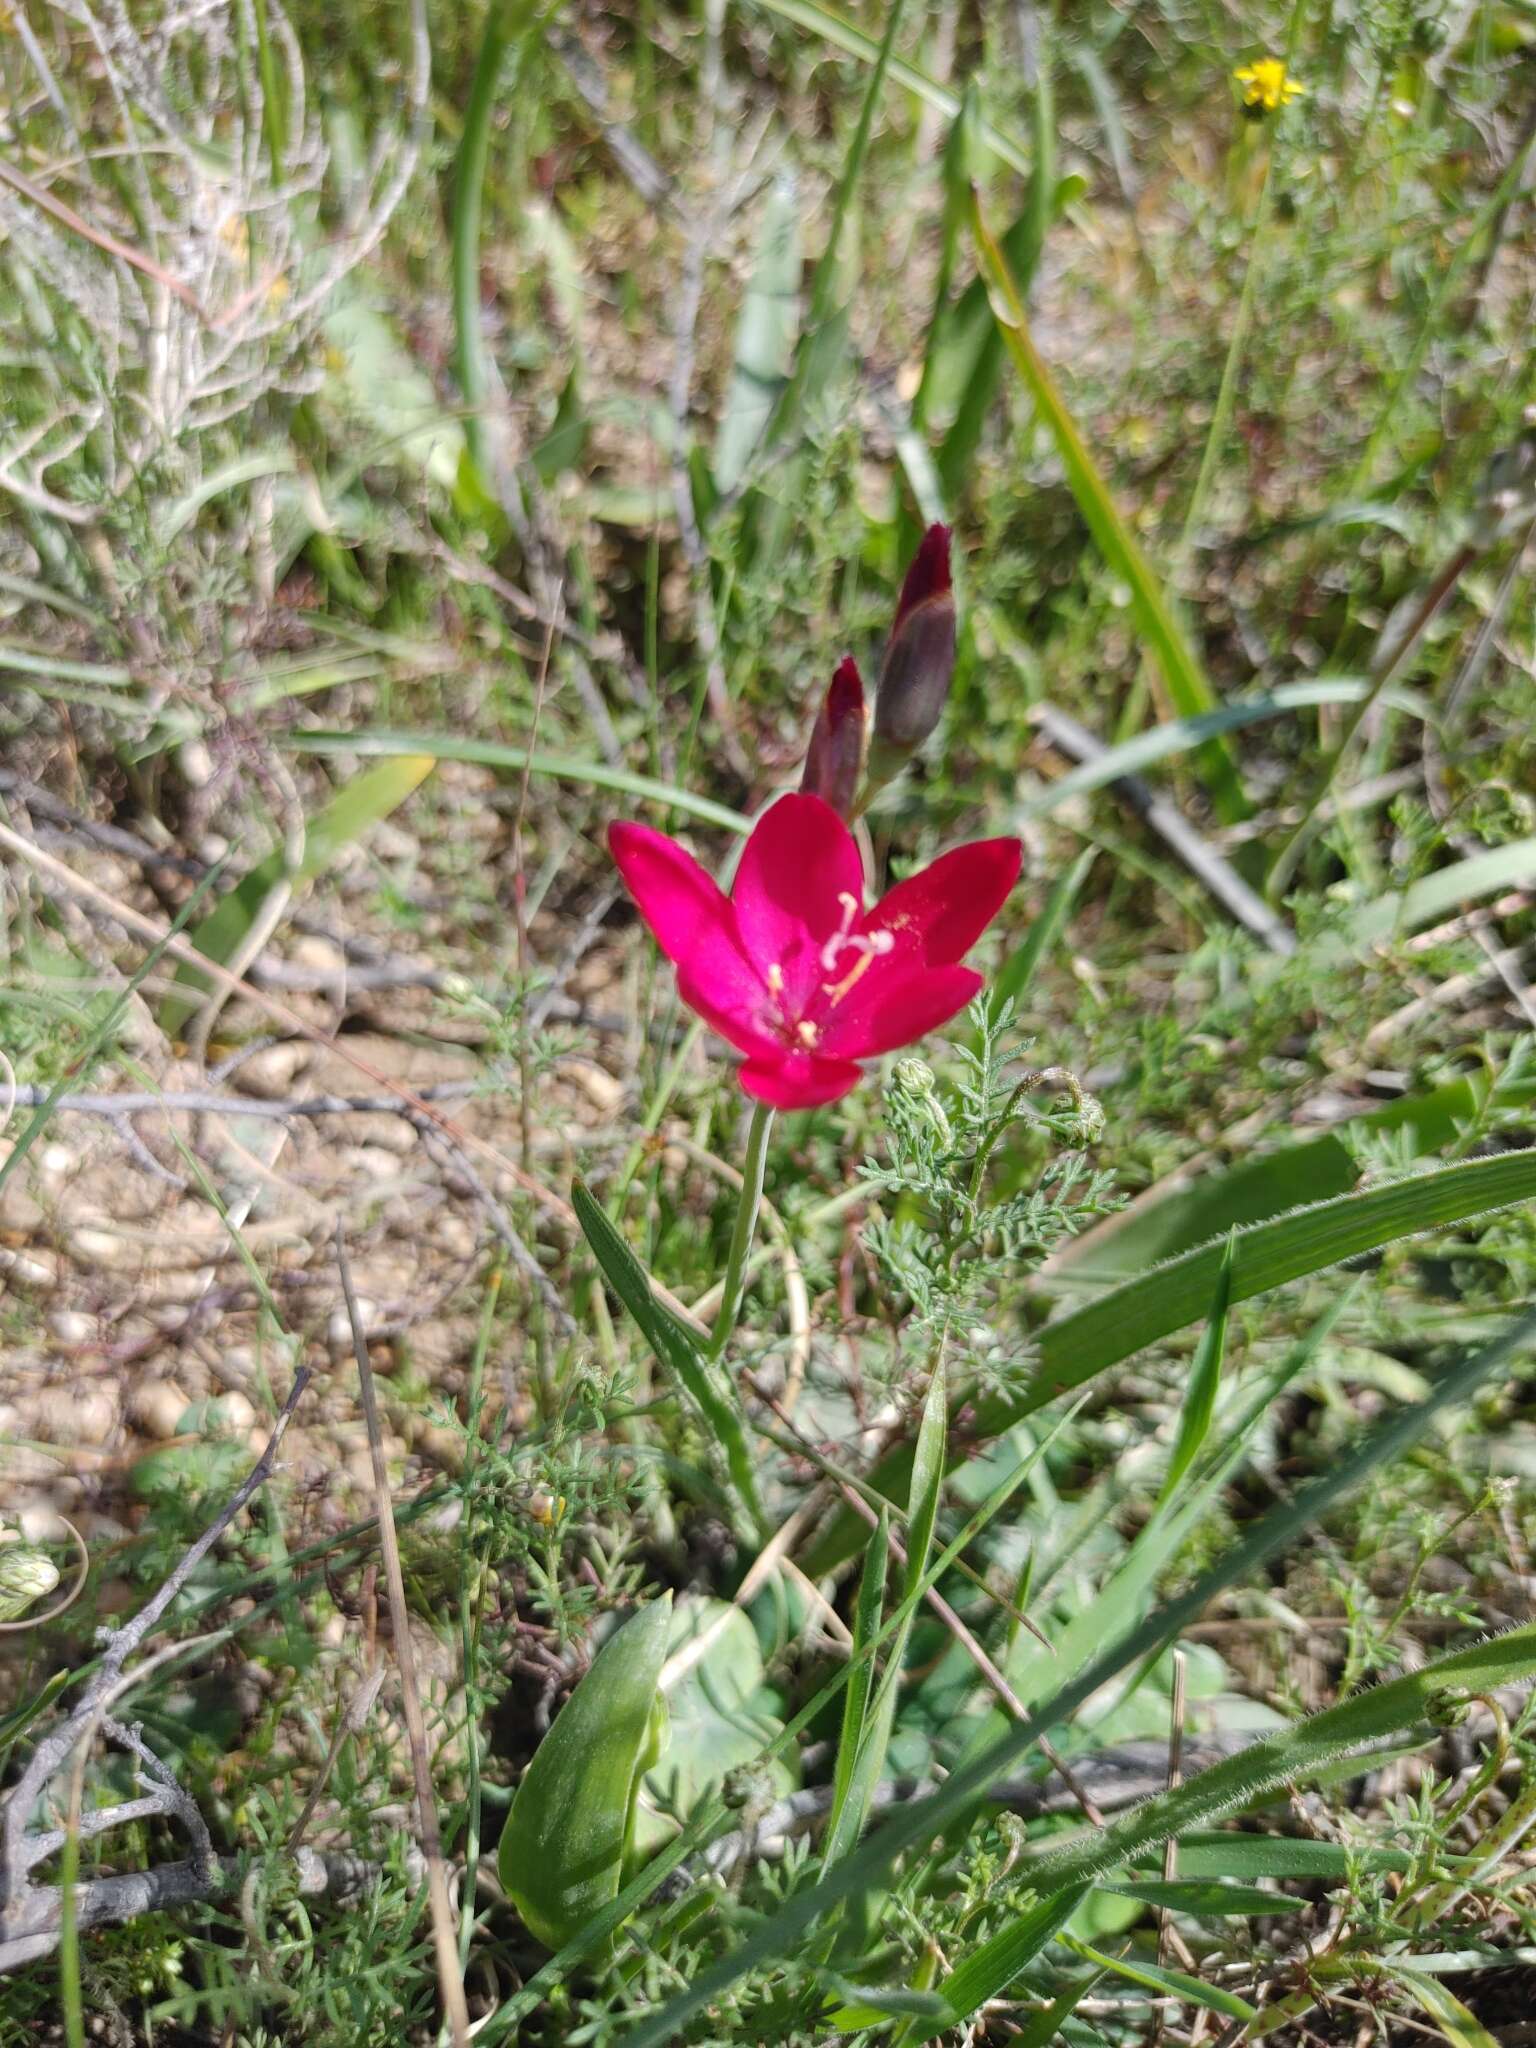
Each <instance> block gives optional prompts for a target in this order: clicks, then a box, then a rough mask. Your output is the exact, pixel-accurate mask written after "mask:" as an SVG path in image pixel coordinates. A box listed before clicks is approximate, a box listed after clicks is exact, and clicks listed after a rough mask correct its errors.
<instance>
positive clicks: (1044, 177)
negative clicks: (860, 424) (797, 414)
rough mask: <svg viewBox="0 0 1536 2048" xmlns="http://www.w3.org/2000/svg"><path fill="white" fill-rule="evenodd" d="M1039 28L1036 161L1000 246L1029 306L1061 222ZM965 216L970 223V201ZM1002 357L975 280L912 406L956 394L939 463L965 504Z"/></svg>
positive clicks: (1041, 20) (1046, 43)
mask: <svg viewBox="0 0 1536 2048" xmlns="http://www.w3.org/2000/svg"><path fill="white" fill-rule="evenodd" d="M1035 22H1036V27H1035V36H1034V40H1035V42H1036V44H1037V47H1036V49H1035V51H1034V53H1033V55H1034V65H1033V75H1031V76H1027V77H1026V87H1027V90H1028V92H1029V96H1030V112H1031V123H1030V126H1031V140H1032V142H1033V151H1032V154H1033V158H1034V161H1033V163H1032V164H1031V166H1030V173H1029V193H1028V198H1027V200H1026V203H1025V207H1024V211H1023V213H1022V214H1020V216H1019V218H1018V219H1017V220H1016V221H1015V222H1014V223H1013V225H1012V226H1011V227H1010V228H1009V229H1008V231H1007V233H1006V234H1005V235H1004V237H1003V242H1002V250H1003V257H1004V261H1005V262H1006V263H1007V265H1008V268H1009V272H1010V274H1011V275H1012V276H1013V278H1014V280H1015V282H1016V283H1017V285H1018V289H1019V296H1020V298H1021V300H1023V301H1025V302H1027V301H1028V298H1029V294H1030V290H1031V287H1032V286H1033V284H1034V280H1035V273H1036V272H1037V271H1038V269H1039V267H1040V259H1041V257H1042V256H1043V255H1044V253H1045V239H1046V236H1047V234H1048V233H1049V231H1050V226H1051V222H1052V221H1053V220H1054V219H1055V218H1056V214H1057V211H1058V199H1059V186H1058V183H1057V178H1056V95H1055V89H1054V85H1053V82H1052V77H1051V60H1052V41H1053V28H1052V24H1051V19H1050V17H1049V16H1048V15H1047V14H1045V13H1043V12H1042V13H1041V14H1039V15H1037V16H1036V17H1035ZM964 211H965V214H966V216H967V217H968V216H969V213H970V204H969V194H967V195H966V205H965V208H964ZM1003 355H1004V349H1003V337H1002V333H1001V331H1000V329H999V327H998V324H997V322H996V321H995V320H994V319H993V318H992V312H991V307H990V305H989V303H988V297H987V290H986V285H985V283H984V281H983V280H982V279H981V278H976V279H974V280H973V281H972V283H971V284H970V285H969V286H968V287H967V288H966V290H965V291H964V292H962V293H961V295H960V298H959V299H958V301H957V302H956V304H955V306H954V308H953V314H952V317H946V318H945V319H944V321H943V322H942V323H941V324H936V332H935V333H934V335H933V337H932V339H931V341H930V344H929V347H928V349H927V351H926V352H925V355H924V362H923V383H922V385H921V386H920V387H919V390H918V395H917V402H916V405H915V407H914V411H915V412H916V413H917V415H918V417H920V418H922V419H923V420H925V421H926V420H927V419H928V418H929V416H930V409H931V408H932V407H933V406H934V405H935V404H936V403H937V404H938V405H940V406H942V405H944V404H945V402H946V394H954V396H953V397H951V398H949V400H948V405H949V411H950V415H951V416H950V419H949V424H948V427H947V429H946V431H945V433H944V438H943V440H942V442H941V443H940V446H939V450H938V457H937V466H938V471H939V476H940V478H941V480H942V482H943V485H944V489H945V492H946V493H947V495H948V496H949V497H950V498H951V499H956V500H957V499H958V498H959V497H960V494H961V492H962V491H963V490H964V489H965V486H966V483H967V482H968V480H969V479H970V478H971V476H972V475H973V474H974V471H975V464H976V456H977V452H978V450H979V449H980V447H981V441H982V435H983V433H984V432H985V430H986V423H987V415H988V414H989V413H990V411H991V409H992V403H993V400H994V399H995V398H996V396H997V389H998V385H999V383H1000V382H1001V380H1002V373H1003ZM930 371H931V372H932V375H931V379H930Z"/></svg>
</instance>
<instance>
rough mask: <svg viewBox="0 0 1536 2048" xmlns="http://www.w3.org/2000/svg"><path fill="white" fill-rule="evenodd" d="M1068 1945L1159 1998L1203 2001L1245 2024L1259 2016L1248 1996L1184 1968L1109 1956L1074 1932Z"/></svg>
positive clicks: (1231, 2018) (1069, 1938)
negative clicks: (1191, 1974)
mask: <svg viewBox="0 0 1536 2048" xmlns="http://www.w3.org/2000/svg"><path fill="white" fill-rule="evenodd" d="M1063 1939H1064V1942H1065V1945H1066V1946H1067V1947H1068V1948H1069V1949H1071V1951H1072V1953H1073V1954H1074V1955H1079V1956H1081V1957H1082V1958H1083V1960H1084V1962H1087V1963H1097V1964H1098V1966H1099V1968H1100V1969H1101V1970H1108V1971H1109V1972H1110V1973H1111V1974H1112V1975H1114V1976H1116V1977H1123V1978H1124V1979H1125V1981H1126V1983H1127V1984H1139V1985H1140V1986H1141V1988H1142V1989H1143V1990H1144V1991H1154V1992H1156V1993H1157V1995H1158V1997H1159V1998H1182V1999H1184V2000H1185V2001H1186V2002H1187V2003H1190V2004H1194V2005H1203V2006H1206V2007H1208V2008H1209V2010H1210V2011H1211V2012H1219V2013H1221V2014H1222V2015H1223V2016H1224V2017H1225V2018H1226V2019H1229V2020H1242V2021H1243V2022H1244V2023H1245V2024H1246V2023H1247V2021H1249V2020H1251V2019H1256V2018H1257V2017H1258V2008H1257V2006H1252V2005H1250V2004H1249V2003H1248V2001H1247V1999H1246V1998H1239V1997H1238V1996H1237V1993H1236V1992H1235V1991H1223V1990H1221V1989H1220V1987H1219V1986H1217V1985H1215V1984H1203V1983H1202V1982H1201V1981H1200V1979H1199V1978H1198V1977H1187V1976H1185V1974H1184V1972H1183V1971H1182V1970H1165V1969H1162V1968H1160V1967H1159V1966H1158V1965H1157V1964H1156V1963H1143V1962H1136V1961H1133V1960H1132V1959H1131V1957H1129V1956H1108V1955H1105V1953H1104V1952H1103V1950H1102V1949H1097V1948H1091V1947H1090V1946H1089V1945H1088V1943H1087V1942H1086V1941H1076V1940H1074V1939H1073V1938H1072V1936H1071V1935H1066V1936H1064V1937H1063Z"/></svg>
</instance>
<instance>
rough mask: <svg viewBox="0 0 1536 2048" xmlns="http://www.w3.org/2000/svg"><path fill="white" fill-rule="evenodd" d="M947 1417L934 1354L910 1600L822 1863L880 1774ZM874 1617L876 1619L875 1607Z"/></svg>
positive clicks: (910, 1531)
mask: <svg viewBox="0 0 1536 2048" xmlns="http://www.w3.org/2000/svg"><path fill="white" fill-rule="evenodd" d="M948 1417H949V1396H948V1393H947V1391H946V1386H945V1377H944V1365H943V1361H942V1360H940V1362H939V1364H938V1365H937V1366H936V1367H935V1369H934V1374H933V1378H932V1380H931V1381H930V1382H929V1385H928V1392H927V1395H926V1397H925V1398H924V1401H923V1414H922V1420H921V1421H920V1422H919V1424H918V1429H917V1447H916V1454H915V1456H914V1458H913V1464H912V1485H911V1489H910V1492H909V1494H908V1499H907V1563H906V1569H905V1571H904V1572H903V1574H902V1594H903V1597H904V1600H905V1601H906V1602H908V1603H910V1606H909V1609H908V1615H907V1620H906V1621H905V1622H904V1623H903V1624H902V1626H901V1627H900V1628H898V1629H897V1630H896V1633H895V1635H894V1637H893V1638H892V1641H891V1647H890V1650H889V1652H888V1653H887V1657H886V1665H885V1670H884V1672H883V1674H882V1676H881V1679H880V1684H879V1687H878V1688H877V1690H876V1692H875V1696H874V1700H873V1703H872V1704H871V1706H870V1708H869V1711H868V1713H867V1715H866V1716H865V1717H864V1726H863V1730H862V1733H861V1735H860V1739H859V1745H858V1750H857V1753H856V1755H855V1758H854V1763H853V1768H852V1770H851V1771H850V1772H849V1777H848V1789H847V1793H846V1796H845V1797H844V1799H843V1801H842V1804H841V1807H840V1810H839V1812H838V1814H837V1817H836V1825H835V1826H831V1825H829V1826H828V1829H827V1832H826V1835H825V1837H824V1844H823V1850H822V1861H823V1863H824V1864H825V1865H826V1866H828V1867H830V1866H831V1865H832V1864H834V1863H836V1862H837V1861H838V1860H839V1858H841V1857H843V1856H846V1855H847V1853H848V1852H849V1850H850V1849H852V1848H853V1847H854V1845H855V1844H856V1843H857V1841H858V1839H859V1836H860V1835H861V1834H862V1833H863V1831H864V1824H865V1822H866V1821H867V1820H868V1818H869V1811H870V1806H871V1803H872V1801H873V1799H874V1793H875V1787H876V1786H877V1785H878V1784H879V1782H880V1780H881V1778H882V1777H883V1776H884V1775H885V1757H886V1751H887V1750H888V1749H889V1747H890V1741H891V1729H892V1727H893V1725H894V1723H895V1719H896V1694H897V1689H898V1687H899V1686H900V1684H901V1667H902V1661H903V1659H904V1658H905V1656H906V1653H907V1639H908V1637H909V1635H910V1634H911V1628H912V1618H913V1616H914V1615H915V1613H916V1597H915V1596H917V1595H918V1594H919V1593H920V1591H921V1589H922V1586H923V1583H924V1578H925V1574H926V1572H927V1569H928V1553H929V1551H930V1550H931V1549H932V1547H933V1531H934V1526H935V1524H936V1523H937V1521H938V1515H939V1501H940V1498H941V1497H942V1495H943V1491H944V1470H945V1462H946V1461H945V1432H946V1429H947V1426H948ZM875 1619H876V1620H878V1610H877V1612H876V1616H875ZM839 1762H841V1759H839Z"/></svg>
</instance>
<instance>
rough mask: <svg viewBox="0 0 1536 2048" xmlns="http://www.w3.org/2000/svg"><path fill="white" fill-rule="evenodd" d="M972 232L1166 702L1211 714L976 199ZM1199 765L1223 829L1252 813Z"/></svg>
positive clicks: (1228, 762) (1226, 771) (1208, 752)
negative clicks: (1153, 661) (1126, 594)
mask: <svg viewBox="0 0 1536 2048" xmlns="http://www.w3.org/2000/svg"><path fill="white" fill-rule="evenodd" d="M972 226H973V228H974V231H975V235H976V244H977V248H978V250H979V251H980V256H981V269H982V274H983V276H984V277H985V278H986V280H987V283H988V285H989V287H990V289H991V303H992V313H993V317H994V318H995V319H996V321H997V323H998V327H999V329H1000V331H1001V333H1002V337H1003V345H1004V347H1005V348H1006V349H1007V350H1008V353H1009V354H1010V355H1011V356H1012V357H1013V360H1014V363H1015V365H1016V367H1017V368H1018V371H1019V374H1020V376H1021V377H1022V378H1023V379H1024V383H1025V385H1026V387H1027V389H1028V391H1029V394H1030V396H1031V398H1032V399H1033V400H1034V402H1035V406H1036V409H1037V411H1038V412H1039V414H1040V417H1041V419H1042V420H1044V422H1045V424H1046V426H1047V427H1048V428H1049V430H1050V433H1051V438H1052V439H1053V440H1054V442H1055V444H1056V450H1057V453H1058V454H1059V455H1060V457H1061V462H1062V467H1063V468H1064V469H1065V471H1066V474H1067V482H1068V484H1069V485H1070V487H1071V491H1072V495H1073V497H1074V498H1075V499H1076V500H1077V504H1078V509H1079V511H1081V513H1082V515H1083V518H1084V520H1085V522H1086V523H1087V526H1088V530H1089V532H1090V533H1091V534H1092V535H1093V537H1094V539H1095V541H1096V542H1097V543H1098V546H1099V550H1100V552H1101V553H1102V555H1103V556H1104V560H1105V562H1106V563H1107V564H1108V566H1109V568H1110V570H1111V572H1112V573H1113V574H1114V575H1116V576H1118V577H1119V578H1120V579H1121V581H1122V582H1123V583H1124V584H1125V586H1126V588H1127V589H1128V590H1129V591H1130V594H1131V609H1132V612H1133V614H1134V616H1135V619H1136V623H1137V625H1138V627H1139V628H1140V630H1141V634H1142V637H1143V638H1144V640H1145V641H1146V643H1147V646H1148V649H1149V651H1150V652H1151V653H1152V654H1153V656H1154V657H1155V658H1156V661H1157V664H1158V666H1159V668H1160V669H1161V670H1162V673H1163V680H1164V682H1165V683H1166V685H1167V688H1168V696H1169V701H1170V702H1171V703H1172V705H1173V708H1174V710H1175V711H1177V712H1178V713H1179V715H1180V716H1181V717H1184V718H1191V717H1194V716H1196V715H1197V714H1198V713H1200V712H1203V711H1211V710H1214V709H1215V706H1216V696H1215V692H1214V691H1213V690H1212V688H1211V686H1210V683H1209V682H1208V681H1207V679H1206V676H1205V672H1204V670H1203V669H1202V668H1201V666H1200V663H1199V661H1198V660H1197V658H1196V656H1195V652H1194V649H1193V648H1192V647H1191V645H1190V643H1189V641H1188V639H1187V638H1186V637H1185V633H1184V629H1183V627H1182V626H1181V625H1180V623H1179V621H1178V618H1177V616H1176V614H1175V612H1174V609H1173V606H1172V604H1171V603H1170V602H1169V600H1168V598H1167V596H1166V595H1165V594H1164V591H1163V588H1162V586H1161V584H1160V583H1159V582H1158V580H1157V578H1156V576H1154V575H1153V573H1152V570H1151V568H1150V566H1149V564H1148V562H1147V559H1146V557H1145V556H1144V555H1143V553H1142V551H1141V547H1140V544H1139V543H1138V541H1137V540H1136V537H1135V535H1134V534H1133V533H1132V532H1131V529H1130V528H1129V526H1127V524H1126V523H1125V520H1124V519H1123V518H1122V517H1121V515H1120V509H1119V507H1118V506H1117V505H1116V503H1115V501H1114V498H1113V496H1112V495H1111V493H1110V491H1109V488H1108V486H1107V485H1106V484H1105V482H1104V479H1103V478H1102V477H1101V476H1100V474H1099V471H1098V466H1097V464H1096V463H1095V462H1094V459H1093V456H1092V455H1091V453H1090V452H1089V449H1088V444H1087V443H1086V441H1084V439H1083V437H1082V435H1081V434H1080V433H1079V431H1078V427H1077V422H1076V421H1075V420H1074V419H1073V417H1072V415H1071V413H1070V412H1069V411H1068V409H1067V405H1066V401H1065V400H1064V399H1063V398H1062V396H1061V393H1060V392H1059V391H1058V390H1057V388H1056V382H1055V379H1054V378H1053V377H1052V375H1051V373H1050V371H1049V370H1048V369H1047V368H1046V364H1045V359H1044V358H1043V357H1042V356H1041V354H1040V352H1039V350H1038V349H1037V348H1036V347H1035V343H1034V337H1033V335H1032V334H1031V333H1030V330H1029V322H1028V320H1027V318H1026V316H1025V312H1024V307H1023V303H1022V301H1021V300H1020V298H1019V294H1018V290H1017V287H1016V285H1015V284H1014V280H1013V277H1012V275H1011V273H1010V271H1009V269H1008V264H1007V261H1006V259H1005V257H1004V255H1003V252H1002V250H1001V249H1000V248H999V247H998V245H997V243H996V242H995V241H993V239H992V236H991V234H990V233H989V232H988V229H987V225H986V222H985V221H984V220H983V218H982V214H981V205H980V201H979V200H977V201H976V203H975V206H974V210H973V215H972ZM1199 766H1200V770H1201V774H1202V776H1203V777H1204V779H1205V780H1206V782H1207V783H1208V784H1209V786H1210V789H1211V795H1212V799H1213V801H1214V802H1215V804H1216V808H1217V811H1218V813H1219V815H1220V816H1221V818H1222V820H1223V822H1224V823H1226V824H1236V823H1238V822H1239V821H1240V820H1241V819H1243V818H1245V817H1247V816H1249V815H1250V814H1251V806H1250V805H1249V803H1248V800H1247V798H1246V797H1245V796H1244V795H1243V790H1242V785H1241V783H1240V782H1239V781H1238V778H1237V772H1236V769H1235V768H1234V767H1233V764H1232V757H1231V755H1230V753H1229V752H1228V751H1227V749H1226V747H1225V746H1224V744H1223V743H1222V741H1221V740H1219V739H1213V740H1209V741H1207V742H1206V744H1205V747H1204V748H1203V749H1202V752H1201V756H1200V762H1199Z"/></svg>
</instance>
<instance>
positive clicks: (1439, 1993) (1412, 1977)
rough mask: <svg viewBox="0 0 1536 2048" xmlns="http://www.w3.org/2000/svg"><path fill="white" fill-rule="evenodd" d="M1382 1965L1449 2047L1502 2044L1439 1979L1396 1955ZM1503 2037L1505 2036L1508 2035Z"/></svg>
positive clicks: (1479, 2047)
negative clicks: (1401, 1960)
mask: <svg viewBox="0 0 1536 2048" xmlns="http://www.w3.org/2000/svg"><path fill="white" fill-rule="evenodd" d="M1381 1967H1382V1970H1383V1972H1384V1974H1385V1975H1386V1976H1388V1977H1392V1978H1395V1979H1396V1981H1397V1982H1398V1983H1399V1984H1401V1985H1402V1987H1403V1989H1404V1990H1405V1991H1406V1992H1407V1993H1408V1994H1409V1996H1410V1997H1411V1998H1412V1999H1413V2001H1414V2003H1415V2004H1416V2005H1417V2006H1418V2007H1419V2009H1420V2010H1421V2011H1422V2012H1424V2013H1426V2014H1427V2015H1428V2017H1429V2018H1430V2019H1432V2020H1433V2021H1434V2023H1435V2025H1436V2027H1438V2028H1439V2030H1440V2033H1441V2034H1442V2035H1443V2036H1444V2038H1445V2039H1446V2040H1447V2041H1449V2042H1450V2044H1451V2048H1502V2040H1501V2037H1500V2036H1499V2035H1498V2034H1491V2033H1490V2032H1489V2031H1488V2029H1487V2028H1486V2027H1485V2026H1484V2025H1483V2023H1482V2021H1481V2020H1480V2019H1479V2018H1478V2017H1477V2015H1476V2013H1474V2012H1471V2011H1469V2010H1468V2008H1467V2007H1466V2006H1464V2005H1463V2004H1462V2002H1461V2000H1460V1999H1459V1998H1458V1997H1457V1996H1456V1994H1455V1992H1454V1991H1452V1990H1450V1989H1449V1988H1448V1987H1447V1986H1446V1985H1444V1984H1442V1983H1440V1981H1439V1980H1438V1978H1435V1977H1430V1976H1427V1975H1425V1973H1424V1972H1423V1971H1421V1970H1415V1969H1414V1968H1412V1967H1411V1965H1410V1964H1408V1963H1403V1962H1398V1961H1397V1960H1396V1958H1390V1959H1388V1960H1386V1961H1384V1962H1383V1964H1382V1966H1381ZM1502 2038H1503V2039H1507V2038H1508V2036H1507V2035H1506V2036H1504V2037H1502Z"/></svg>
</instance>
